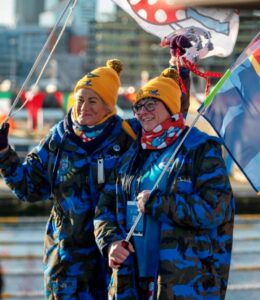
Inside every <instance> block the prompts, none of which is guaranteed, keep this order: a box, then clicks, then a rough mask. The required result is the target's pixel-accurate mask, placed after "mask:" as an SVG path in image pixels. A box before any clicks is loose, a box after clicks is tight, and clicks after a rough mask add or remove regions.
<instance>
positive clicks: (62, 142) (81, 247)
mask: <svg viewBox="0 0 260 300" xmlns="http://www.w3.org/2000/svg"><path fill="white" fill-rule="evenodd" d="M121 70H122V63H121V62H120V61H119V60H115V59H114V60H109V61H107V65H106V66H104V67H100V68H97V69H95V70H93V71H91V72H90V73H88V74H87V75H85V76H84V77H83V78H82V79H81V80H79V81H78V83H77V84H76V86H75V89H74V94H75V99H76V102H75V104H74V106H73V107H72V109H71V110H70V111H69V113H68V114H67V115H66V117H65V118H64V120H63V121H61V122H59V123H58V124H57V125H56V126H54V128H53V129H52V130H51V131H50V133H49V135H48V136H47V137H46V138H45V139H44V140H43V141H42V142H41V143H40V144H39V145H38V146H37V147H36V148H35V149H34V150H33V151H32V152H31V153H29V154H28V155H27V157H26V159H25V161H24V162H23V163H22V162H21V161H20V159H19V158H18V155H17V153H16V152H15V151H14V150H13V149H12V148H11V147H10V146H9V145H8V128H9V126H8V123H4V124H3V125H2V128H1V130H0V171H1V175H2V176H3V178H4V179H5V181H6V183H7V184H8V185H9V187H10V188H11V189H12V191H13V192H14V193H15V194H16V195H17V197H18V198H19V199H21V200H22V201H29V202H36V201H39V200H47V199H49V198H51V199H52V201H53V208H52V211H51V214H50V217H49V220H48V223H47V226H46V234H45V245H44V276H45V299H48V300H54V299H55V300H65V299H69V300H76V299H77V300H82V299H84V300H91V299H93V300H105V299H107V278H106V277H107V273H106V264H105V263H104V260H103V258H102V257H101V255H100V252H99V251H98V248H97V246H96V244H95V238H94V233H93V217H94V210H95V206H96V203H97V200H98V197H99V194H100V192H101V191H102V189H103V187H104V184H105V182H106V180H107V179H108V178H109V175H110V173H111V171H112V170H113V169H114V168H115V165H116V163H117V161H118V158H119V157H120V156H121V155H122V154H123V153H124V152H125V151H126V150H127V148H128V147H129V146H130V145H131V143H132V142H133V139H134V138H135V135H134V132H133V131H132V129H131V127H130V126H129V124H128V123H127V122H126V121H123V120H122V119H121V118H120V117H119V116H117V115H116V108H115V106H116V102H117V93H118V89H119V87H120V78H119V73H120V72H121ZM133 126H134V125H133Z"/></svg>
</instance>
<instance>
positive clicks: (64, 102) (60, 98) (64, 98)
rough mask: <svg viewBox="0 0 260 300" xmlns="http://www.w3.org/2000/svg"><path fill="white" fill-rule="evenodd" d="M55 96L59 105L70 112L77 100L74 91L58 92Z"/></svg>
mask: <svg viewBox="0 0 260 300" xmlns="http://www.w3.org/2000/svg"><path fill="white" fill-rule="evenodd" d="M54 96H55V98H56V101H57V102H58V104H59V106H61V107H62V108H63V110H64V111H65V112H68V111H69V110H70V108H71V107H72V106H73V105H74V103H75V101H76V99H75V97H74V93H72V92H56V93H55V94H54Z"/></svg>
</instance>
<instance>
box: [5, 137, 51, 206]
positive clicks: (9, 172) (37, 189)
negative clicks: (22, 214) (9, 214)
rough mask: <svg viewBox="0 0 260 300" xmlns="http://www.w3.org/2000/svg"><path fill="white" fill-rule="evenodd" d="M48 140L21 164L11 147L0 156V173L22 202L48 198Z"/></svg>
mask: <svg viewBox="0 0 260 300" xmlns="http://www.w3.org/2000/svg"><path fill="white" fill-rule="evenodd" d="M49 139H50V136H48V137H47V138H46V139H45V140H44V141H42V142H41V143H40V144H39V145H38V146H37V147H35V148H34V149H33V150H32V152H30V153H29V154H28V155H27V156H26V159H25V161H24V162H23V163H22V162H21V161H20V159H19V157H18V155H17V153H16V152H15V151H14V150H13V149H12V148H11V147H9V149H8V150H7V152H6V153H4V154H2V155H1V156H0V173H1V175H2V177H3V178H4V180H5V182H6V184H7V185H8V186H9V187H10V189H11V190H12V191H13V192H14V193H15V194H16V196H17V197H18V198H19V199H20V200H22V201H28V202H36V201H39V200H45V199H48V198H49V195H50V184H49V179H48V170H47V169H48V159H49V153H48V144H49Z"/></svg>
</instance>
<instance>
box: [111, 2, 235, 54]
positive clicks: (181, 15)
mask: <svg viewBox="0 0 260 300" xmlns="http://www.w3.org/2000/svg"><path fill="white" fill-rule="evenodd" d="M113 1H114V2H115V3H116V4H117V5H118V6H120V7H121V8H122V9H123V10H124V11H126V12H127V13H128V14H129V15H130V16H131V17H133V18H134V19H135V20H136V21H137V23H138V24H139V25H140V26H141V27H142V28H143V29H144V30H146V31H147V32H149V33H151V34H153V35H156V36H158V37H160V38H161V39H163V38H164V37H165V36H167V35H169V34H172V33H176V34H178V32H179V31H181V30H182V29H184V28H189V27H196V28H200V29H204V30H206V31H207V32H209V33H210V34H211V42H212V44H213V47H214V49H213V50H211V51H209V52H208V53H207V55H205V57H208V56H213V55H216V56H221V57H225V56H228V55H230V54H231V53H232V51H233V48H234V46H235V42H236V38H237V34H238V29H239V15H238V12H237V11H236V10H234V9H213V8H188V7H181V6H176V5H174V4H173V3H174V1H165V0H164V1H162V0H157V1H156V0H153V1H151V0H113Z"/></svg>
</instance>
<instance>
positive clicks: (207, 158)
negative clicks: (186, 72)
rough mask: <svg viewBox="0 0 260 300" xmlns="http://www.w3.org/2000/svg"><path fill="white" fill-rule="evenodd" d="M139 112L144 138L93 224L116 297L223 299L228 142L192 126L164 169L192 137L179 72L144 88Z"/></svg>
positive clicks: (228, 240) (229, 220) (230, 213)
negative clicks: (225, 145)
mask: <svg viewBox="0 0 260 300" xmlns="http://www.w3.org/2000/svg"><path fill="white" fill-rule="evenodd" d="M133 111H134V113H135V117H136V118H137V120H138V121H139V122H140V124H141V127H142V130H141V132H140V136H139V139H138V140H137V141H136V142H135V143H134V144H133V145H132V146H131V147H130V149H129V150H128V151H127V152H126V153H125V154H124V155H123V156H122V157H121V159H120V161H119V164H118V165H117V168H116V169H115V170H114V173H113V174H112V176H111V178H110V180H109V182H108V184H107V185H106V187H105V189H104V190H103V191H102V193H101V195H100V198H99V202H98V205H97V209H96V216H95V221H94V225H95V236H96V242H97V244H98V246H99V248H100V250H101V252H102V253H103V255H104V256H105V257H106V258H107V260H108V264H109V266H110V268H112V269H113V274H112V278H113V279H112V281H111V284H110V292H109V293H110V298H109V299H121V298H122V299H126V298H127V299H130V300H148V299H163V300H171V299H182V300H190V299H197V300H202V299H203V300H210V299H224V298H225V293H226V289H227V282H228V274H229V266H230V259H231V249H232V235H233V222H234V199H233V195H232V190H231V186H230V183H229V179H228V176H227V173H226V169H225V163H224V161H223V159H222V153H221V141H220V140H219V139H218V138H216V137H213V136H209V135H207V134H206V133H204V132H202V131H199V130H198V129H196V128H192V129H191V131H190V132H189V135H188V136H187V137H186V139H185V141H184V143H183V144H182V145H181V146H180V148H179V150H178V152H177V153H176V155H175V160H174V162H173V163H172V164H171V165H170V166H169V168H168V169H165V168H166V165H167V162H168V160H169V157H171V156H172V154H173V153H175V149H176V148H177V147H178V146H179V145H180V141H181V140H182V137H183V136H184V134H185V132H186V131H187V126H186V125H185V119H184V117H183V113H182V112H181V111H183V110H182V108H181V90H180V87H179V81H178V74H177V73H176V71H175V70H174V69H172V68H168V69H166V70H164V71H163V72H162V74H161V75H160V76H158V77H156V78H154V79H152V80H150V81H149V82H148V83H147V84H146V85H144V86H143V87H142V88H141V89H140V90H139V92H138V93H137V96H136V99H135V103H134V106H133ZM163 171H165V173H164V176H163V177H162V179H161V181H160V183H159V184H158V185H157V186H156V187H155V186H154V185H155V184H157V179H158V178H159V177H160V175H161V172H163ZM138 212H141V213H142V214H143V215H142V217H141V220H140V222H139V223H138V225H137V227H136V228H135V231H134V234H133V236H132V238H131V239H130V241H129V242H127V243H126V241H124V239H125V238H126V235H127V233H128V232H129V230H130V229H131V228H132V225H133V222H134V220H135V218H136V216H137V215H138Z"/></svg>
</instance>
